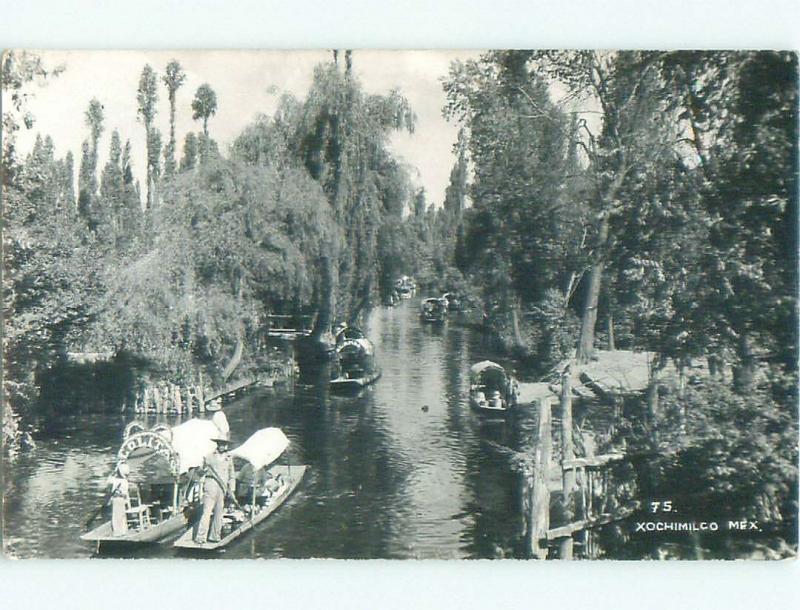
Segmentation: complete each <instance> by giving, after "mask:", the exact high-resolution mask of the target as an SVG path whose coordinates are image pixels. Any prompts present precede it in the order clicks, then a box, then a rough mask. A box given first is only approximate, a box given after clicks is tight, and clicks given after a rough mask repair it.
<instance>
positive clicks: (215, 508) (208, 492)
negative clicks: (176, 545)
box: [194, 436, 236, 544]
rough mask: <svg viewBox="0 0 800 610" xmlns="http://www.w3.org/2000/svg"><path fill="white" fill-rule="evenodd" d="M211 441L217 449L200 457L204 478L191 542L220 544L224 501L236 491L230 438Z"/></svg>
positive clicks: (220, 437) (221, 437)
mask: <svg viewBox="0 0 800 610" xmlns="http://www.w3.org/2000/svg"><path fill="white" fill-rule="evenodd" d="M211 440H213V441H214V442H215V443H216V444H217V447H216V449H215V451H214V452H213V453H211V454H209V455H207V456H206V457H204V458H203V470H204V472H205V475H206V478H205V483H204V484H203V508H202V513H201V515H200V521H199V523H198V525H197V533H196V534H195V539H194V540H195V542H196V543H198V544H204V543H205V542H206V540H208V541H209V542H219V541H220V539H221V537H222V516H223V512H224V510H225V499H226V498H228V497H231V496H233V494H234V492H235V491H236V471H235V469H234V467H233V458H231V455H230V453H228V450H229V449H230V439H229V437H228V436H224V437H223V436H219V437H217V438H213V439H211Z"/></svg>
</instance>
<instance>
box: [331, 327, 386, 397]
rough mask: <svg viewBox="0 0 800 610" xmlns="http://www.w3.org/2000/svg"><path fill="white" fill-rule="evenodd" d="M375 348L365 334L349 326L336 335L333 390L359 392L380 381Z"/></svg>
mask: <svg viewBox="0 0 800 610" xmlns="http://www.w3.org/2000/svg"><path fill="white" fill-rule="evenodd" d="M380 376H381V370H380V368H378V367H377V366H376V365H375V348H374V347H373V345H372V342H371V341H370V340H369V339H367V337H366V336H365V335H364V333H363V332H362V331H361V330H360V329H358V328H356V327H354V326H348V327H346V328H343V329H341V330H340V331H339V332H338V333H337V334H336V358H335V360H334V363H333V366H332V368H331V380H330V387H331V389H333V390H358V389H360V388H363V387H366V386H368V385H370V384H372V383H375V382H376V381H377V380H378V379H380Z"/></svg>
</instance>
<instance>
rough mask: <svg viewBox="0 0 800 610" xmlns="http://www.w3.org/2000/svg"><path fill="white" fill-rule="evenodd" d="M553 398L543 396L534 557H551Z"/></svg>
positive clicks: (534, 496)
mask: <svg viewBox="0 0 800 610" xmlns="http://www.w3.org/2000/svg"><path fill="white" fill-rule="evenodd" d="M551 428H552V421H551V413H550V398H548V397H544V398H540V399H539V429H538V432H537V443H536V453H535V455H534V464H533V490H532V492H533V493H532V497H531V503H530V518H529V519H528V529H529V535H530V541H529V548H528V552H529V554H530V556H531V557H536V558H538V559H547V542H546V539H545V537H546V535H547V530H548V529H549V528H550V490H549V489H548V488H547V478H548V472H549V470H550V458H551V453H552V451H553V439H552V429H551Z"/></svg>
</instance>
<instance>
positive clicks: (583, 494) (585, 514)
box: [581, 466, 589, 519]
mask: <svg viewBox="0 0 800 610" xmlns="http://www.w3.org/2000/svg"><path fill="white" fill-rule="evenodd" d="M587 474H588V473H587V471H586V467H585V466H584V467H583V472H582V473H581V518H582V519H588V518H589V512H588V510H587V506H586V487H587V482H586V477H587Z"/></svg>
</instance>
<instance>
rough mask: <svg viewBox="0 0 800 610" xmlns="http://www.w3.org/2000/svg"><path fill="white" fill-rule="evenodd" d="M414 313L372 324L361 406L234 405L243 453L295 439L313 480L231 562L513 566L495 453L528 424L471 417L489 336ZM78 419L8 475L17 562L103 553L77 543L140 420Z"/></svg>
mask: <svg viewBox="0 0 800 610" xmlns="http://www.w3.org/2000/svg"><path fill="white" fill-rule="evenodd" d="M417 301H418V299H414V300H413V301H404V302H402V303H401V304H399V305H398V306H397V307H394V308H380V309H377V310H375V311H373V312H372V315H371V316H370V319H369V321H368V324H367V327H366V329H365V330H366V331H367V334H368V335H369V337H370V338H371V339H372V341H373V342H374V343H375V349H376V355H377V359H378V362H379V364H380V366H381V367H382V369H383V377H382V378H381V379H380V380H379V381H378V382H377V383H376V384H375V385H373V386H372V387H370V388H368V389H367V390H366V391H364V392H363V393H362V394H361V395H357V396H352V395H351V396H336V395H330V394H329V392H328V390H327V388H326V387H325V386H324V384H323V385H319V384H303V383H300V382H298V383H296V384H295V385H294V387H290V388H277V389H274V390H273V389H269V390H267V389H264V390H259V391H255V392H252V393H250V394H249V395H247V396H244V397H242V398H240V399H238V400H235V401H231V402H229V403H228V404H227V405H226V408H225V410H226V413H227V416H228V419H229V421H230V424H231V432H232V435H233V439H234V441H235V442H236V441H239V442H241V441H243V440H245V439H246V438H247V437H248V436H249V434H251V433H252V432H253V431H255V430H256V429H259V428H263V427H266V426H278V427H280V428H282V429H283V430H284V432H285V433H286V434H287V435H288V436H289V438H290V439H291V441H292V445H291V446H290V449H289V452H290V457H291V460H292V462H293V463H305V464H309V465H310V467H311V469H310V472H309V474H308V475H307V476H306V478H305V480H304V481H303V483H302V484H301V486H300V488H299V489H298V492H297V493H296V494H295V495H294V496H293V497H292V498H291V499H290V500H289V502H287V503H286V504H285V505H284V506H283V507H282V508H281V509H280V510H279V511H278V512H277V513H276V514H275V515H273V516H272V517H270V519H268V520H267V521H266V522H264V523H263V524H261V525H260V526H259V527H258V528H257V529H256V530H255V531H253V532H251V533H249V534H248V535H247V536H245V537H243V538H242V539H240V540H239V541H237V542H235V543H234V544H233V545H231V546H230V547H228V549H227V551H226V552H225V553H224V554H223V555H221V556H222V557H226V558H237V557H264V558H271V557H294V558H301V557H331V558H491V557H500V556H503V555H504V554H505V555H508V553H509V551H510V549H511V548H512V547H513V546H514V545H515V544H516V541H517V540H518V538H519V533H520V498H519V491H518V481H517V475H515V474H513V473H512V472H511V471H510V469H509V467H508V462H507V460H506V458H505V457H503V456H502V455H500V454H498V453H497V452H496V451H493V450H492V449H490V448H489V447H487V444H486V441H494V442H497V443H501V444H503V445H508V446H511V447H518V446H520V444H521V443H522V442H523V440H524V439H525V438H526V437H527V436H528V435H529V434H530V433H531V428H532V422H531V420H530V413H529V412H528V410H527V408H524V409H521V410H520V412H518V413H517V415H516V417H515V418H514V419H513V420H512V421H511V422H504V421H502V420H501V421H487V420H483V419H482V418H480V417H479V416H478V415H477V414H476V413H474V412H473V411H471V410H470V408H469V405H468V403H467V390H468V383H469V382H468V375H467V371H468V369H469V366H470V364H472V363H474V362H476V361H478V360H481V359H484V358H487V357H494V356H493V354H492V353H491V352H490V351H489V350H488V348H487V347H486V345H485V344H483V342H482V340H481V337H480V336H478V333H475V332H474V331H470V330H468V329H466V328H464V327H463V326H460V325H458V324H456V323H454V322H453V321H450V322H448V323H446V324H445V325H444V326H443V327H436V326H430V325H426V324H423V323H421V322H420V320H419V318H418V316H417V311H418V310H417V307H418V303H417ZM501 362H502V360H501ZM86 400H91V397H86ZM69 407H70V405H69V404H66V405H64V408H63V409H60V411H61V412H62V414H61V415H58V416H53V417H49V418H48V419H47V420H46V423H43V425H42V426H40V429H39V431H38V432H37V435H36V441H37V448H36V449H35V450H34V451H32V452H29V453H27V454H23V455H21V456H20V457H19V458H18V459H17V460H16V461H15V462H13V463H8V464H7V465H6V466H7V468H6V481H5V484H6V495H5V533H6V541H5V543H6V552H7V553H8V554H9V555H10V556H16V557H37V556H41V557H45V556H46V557H88V556H91V555H93V553H94V551H95V549H94V548H93V547H92V545H90V544H87V543H84V542H81V541H80V540H79V538H78V536H79V535H80V533H81V532H82V527H83V522H84V521H85V519H86V517H87V515H88V514H90V513H91V512H92V511H93V510H94V509H95V508H96V507H97V506H98V504H99V502H100V501H101V499H102V497H103V494H104V492H105V489H104V482H105V478H106V476H107V475H108V474H109V472H110V471H111V469H112V467H113V463H114V455H115V453H116V450H117V449H118V447H119V443H120V440H121V435H122V432H123V429H124V428H125V425H126V424H127V423H129V422H130V421H131V420H132V417H133V416H132V415H129V414H108V412H106V413H105V414H96V413H95V414H86V413H83V414H80V415H69V414H64V413H68V412H69ZM159 421H162V420H157V419H155V418H154V417H153V418H151V419H149V420H148V421H147V422H146V423H147V424H148V425H153V424H155V423H157V422H159ZM164 421H167V423H170V424H174V423H178V422H177V420H175V418H172V419H170V420H164ZM135 554H136V556H144V557H170V556H175V555H176V551H175V550H174V549H173V548H172V547H171V545H170V544H161V545H154V546H152V547H149V548H145V549H141V550H136V551H135ZM130 555H131V552H130V551H127V552H126V556H130Z"/></svg>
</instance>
